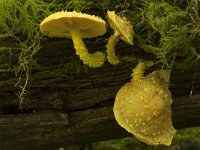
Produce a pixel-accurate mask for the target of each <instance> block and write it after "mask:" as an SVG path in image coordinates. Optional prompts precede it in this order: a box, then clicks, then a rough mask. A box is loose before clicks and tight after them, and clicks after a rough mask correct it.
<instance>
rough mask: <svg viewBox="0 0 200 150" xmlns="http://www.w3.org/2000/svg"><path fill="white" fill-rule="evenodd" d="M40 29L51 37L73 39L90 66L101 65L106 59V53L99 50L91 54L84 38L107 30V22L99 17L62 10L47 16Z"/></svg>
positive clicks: (75, 46)
mask: <svg viewBox="0 0 200 150" xmlns="http://www.w3.org/2000/svg"><path fill="white" fill-rule="evenodd" d="M40 30H41V32H42V33H43V34H44V35H46V36H49V37H65V38H70V39H72V40H73V43H74V48H75V49H76V54H77V55H79V57H80V59H81V60H82V61H83V63H84V64H87V65H88V66H90V67H94V68H96V67H101V66H102V65H103V63H104V62H105V61H106V54H105V53H103V52H99V51H97V52H95V53H94V54H90V53H89V52H88V50H87V49H86V47H85V44H84V42H83V40H82V38H93V37H97V36H101V35H103V34H104V33H105V32H106V23H105V21H104V20H103V19H101V18H99V17H96V16H92V15H89V14H83V13H78V12H75V11H74V12H66V11H60V12H56V13H54V14H52V15H50V16H48V17H47V18H45V19H44V20H43V21H42V22H41V24H40Z"/></svg>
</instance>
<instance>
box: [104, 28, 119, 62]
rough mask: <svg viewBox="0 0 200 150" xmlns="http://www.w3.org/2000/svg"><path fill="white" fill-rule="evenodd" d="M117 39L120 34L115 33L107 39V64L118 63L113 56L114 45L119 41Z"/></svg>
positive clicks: (116, 58)
mask: <svg viewBox="0 0 200 150" xmlns="http://www.w3.org/2000/svg"><path fill="white" fill-rule="evenodd" d="M119 38H120V33H119V32H118V31H116V32H115V34H114V35H112V36H111V37H110V38H109V39H108V44H107V45H106V48H107V49H106V52H107V59H108V62H109V63H110V64H113V65H116V64H118V63H119V58H118V57H117V56H116V54H115V45H116V44H117V42H118V41H119Z"/></svg>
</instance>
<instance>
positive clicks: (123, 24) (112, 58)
mask: <svg viewBox="0 0 200 150" xmlns="http://www.w3.org/2000/svg"><path fill="white" fill-rule="evenodd" d="M107 16H108V21H109V24H110V26H111V27H112V29H113V30H114V35H112V36H111V37H110V38H109V39H108V44H107V46H106V47H107V50H106V52H107V59H108V62H109V63H111V64H113V65H116V64H118V63H119V58H118V57H117V56H116V54H115V45H116V44H117V42H118V41H119V39H122V40H123V41H124V42H126V43H128V44H130V45H133V30H132V25H131V23H130V22H129V21H127V19H126V18H125V17H123V18H121V17H119V16H117V15H116V14H115V12H114V11H108V12H107Z"/></svg>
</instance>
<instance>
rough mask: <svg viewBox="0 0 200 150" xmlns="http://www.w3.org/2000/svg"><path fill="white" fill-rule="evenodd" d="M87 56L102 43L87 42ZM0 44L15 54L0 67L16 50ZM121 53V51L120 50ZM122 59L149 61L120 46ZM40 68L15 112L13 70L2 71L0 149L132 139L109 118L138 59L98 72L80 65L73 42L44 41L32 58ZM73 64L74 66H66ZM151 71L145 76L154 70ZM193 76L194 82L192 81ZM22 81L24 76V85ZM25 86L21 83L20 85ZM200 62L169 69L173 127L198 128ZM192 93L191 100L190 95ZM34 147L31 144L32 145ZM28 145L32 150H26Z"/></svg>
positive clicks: (135, 50) (9, 43)
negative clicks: (170, 73) (119, 93)
mask: <svg viewBox="0 0 200 150" xmlns="http://www.w3.org/2000/svg"><path fill="white" fill-rule="evenodd" d="M85 42H86V45H88V48H89V49H90V50H91V52H94V51H96V50H97V49H98V50H99V49H102V50H103V49H105V47H104V46H102V45H105V41H104V40H103V39H101V40H100V42H99V43H98V42H96V43H94V42H93V41H91V40H86V41H85ZM0 44H1V45H0V46H4V47H10V48H11V49H12V50H13V54H12V55H11V56H10V55H9V54H7V53H0V58H1V59H0V60H1V61H0V63H1V64H5V61H6V60H9V62H8V63H7V65H12V64H16V63H17V57H18V56H19V52H18V51H17V50H15V49H17V48H18V47H17V45H16V44H15V42H14V41H12V40H11V41H5V42H3V43H0ZM122 49H123V50H124V51H123V52H122ZM116 50H117V53H118V54H119V55H120V56H126V55H129V56H131V57H133V58H135V56H137V58H149V57H151V56H150V55H145V54H144V53H141V51H140V50H139V48H138V47H137V46H134V47H132V46H128V45H126V44H124V43H119V45H118V46H117V47H116ZM36 58H37V63H38V64H39V66H40V67H36V68H32V70H31V79H30V82H29V84H28V88H27V95H26V99H27V101H26V108H25V109H24V110H18V104H19V100H18V97H17V95H16V94H17V92H18V91H19V90H20V89H19V87H18V86H15V84H16V82H17V81H18V78H19V77H18V76H16V75H15V72H12V71H9V72H1V73H0V149H1V150H7V149H9V150H12V149H13V150H26V149H27V147H28V149H34V150H37V149H38V150H40V149H41V150H44V149H48V150H51V149H52V150H53V149H55V148H57V147H59V146H68V145H73V144H84V143H91V142H95V141H100V140H108V139H115V138H121V137H126V136H131V135H130V134H129V133H128V132H126V131H125V130H124V129H122V128H121V127H120V126H119V125H118V124H117V123H116V121H115V119H114V116H113V111H112V107H113V103H114V98H115V95H116V93H117V91H118V90H119V89H120V87H121V86H122V85H123V84H125V83H126V82H128V81H130V74H131V70H132V68H133V67H134V66H135V65H136V63H137V60H135V59H133V60H132V61H128V62H125V61H121V63H120V64H119V65H117V66H112V65H110V64H108V63H107V62H106V63H105V65H104V66H103V67H102V68H98V69H91V68H88V67H87V66H84V65H82V62H81V61H80V60H79V58H78V57H77V56H76V55H75V51H74V49H73V46H72V42H71V41H70V40H66V39H48V40H44V41H43V42H42V48H41V50H40V51H39V52H38V54H37V55H36ZM73 62H75V64H76V66H73V65H72V66H70V65H69V63H72V64H73ZM155 69H156V68H150V69H148V70H147V73H148V72H150V71H152V70H155ZM194 75H195V78H194ZM23 81H24V79H23V78H22V83H23ZM22 85H23V84H22ZM199 85H200V64H198V65H197V66H194V67H193V68H191V69H189V70H187V71H182V70H173V71H172V76H171V84H170V90H171V92H172V95H173V99H174V103H173V106H172V109H173V123H174V126H175V127H176V128H177V129H180V128H188V127H194V126H199V125H200V86H199ZM191 90H192V91H193V95H192V97H189V95H190V92H191ZM33 143H34V144H33ZM30 145H31V147H30Z"/></svg>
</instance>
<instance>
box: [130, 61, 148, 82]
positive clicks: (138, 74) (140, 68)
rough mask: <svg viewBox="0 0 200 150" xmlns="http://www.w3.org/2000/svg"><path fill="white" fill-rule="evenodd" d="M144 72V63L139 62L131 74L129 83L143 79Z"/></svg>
mask: <svg viewBox="0 0 200 150" xmlns="http://www.w3.org/2000/svg"><path fill="white" fill-rule="evenodd" d="M144 71H145V63H144V62H142V61H140V62H139V63H138V64H137V66H136V67H135V68H134V69H133V70H132V74H131V77H132V79H131V81H132V82H133V81H135V80H138V79H141V78H142V77H143V74H144Z"/></svg>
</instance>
